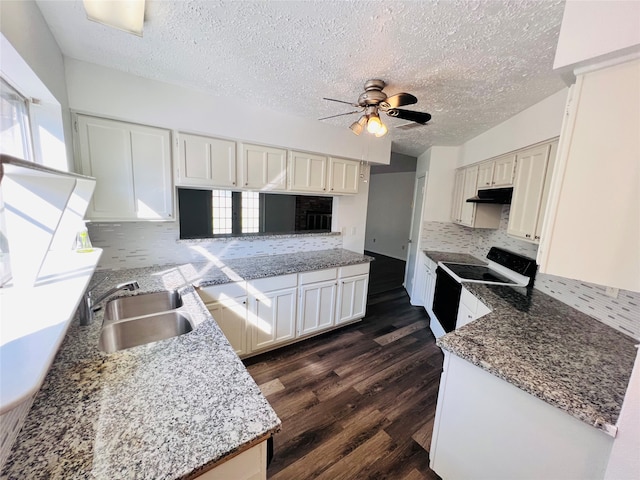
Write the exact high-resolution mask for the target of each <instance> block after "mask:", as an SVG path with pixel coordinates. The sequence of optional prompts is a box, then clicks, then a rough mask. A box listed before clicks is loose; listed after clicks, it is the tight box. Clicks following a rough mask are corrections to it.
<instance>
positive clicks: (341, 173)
mask: <svg viewBox="0 0 640 480" xmlns="http://www.w3.org/2000/svg"><path fill="white" fill-rule="evenodd" d="M359 179H360V164H359V163H358V162H354V161H353V160H346V159H344V158H333V157H331V158H329V190H330V191H331V193H358V181H359Z"/></svg>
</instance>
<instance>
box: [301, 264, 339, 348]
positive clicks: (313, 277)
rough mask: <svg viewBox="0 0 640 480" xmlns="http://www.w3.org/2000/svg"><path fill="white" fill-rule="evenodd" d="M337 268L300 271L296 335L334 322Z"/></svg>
mask: <svg viewBox="0 0 640 480" xmlns="http://www.w3.org/2000/svg"><path fill="white" fill-rule="evenodd" d="M337 274H338V272H337V270H336V269H335V268H330V269H327V270H318V271H316V272H307V273H301V274H300V275H299V277H300V288H299V294H300V303H299V313H298V336H304V335H310V334H312V333H316V332H319V331H322V330H326V329H328V328H331V327H332V326H333V325H334V324H335V310H336V292H337V288H338V282H337V280H336V277H337Z"/></svg>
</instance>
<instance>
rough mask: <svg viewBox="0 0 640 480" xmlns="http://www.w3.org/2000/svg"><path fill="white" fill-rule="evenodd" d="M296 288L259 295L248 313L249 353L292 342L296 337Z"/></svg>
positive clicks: (254, 299)
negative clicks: (249, 329) (249, 330)
mask: <svg viewBox="0 0 640 480" xmlns="http://www.w3.org/2000/svg"><path fill="white" fill-rule="evenodd" d="M297 291H298V290H297V289H296V288H288V289H285V290H278V291H275V292H268V293H260V294H258V295H256V296H255V297H254V298H253V302H252V306H251V307H252V310H251V312H250V313H249V322H248V323H249V325H250V327H251V330H252V332H251V351H256V350H260V349H263V348H267V347H271V346H274V345H277V344H279V343H283V342H287V341H289V340H293V339H294V338H295V336H296V294H297Z"/></svg>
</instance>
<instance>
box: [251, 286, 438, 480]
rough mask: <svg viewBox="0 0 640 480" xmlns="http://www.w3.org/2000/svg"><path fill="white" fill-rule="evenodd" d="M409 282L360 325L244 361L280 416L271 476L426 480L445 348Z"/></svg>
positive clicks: (380, 298) (372, 301)
mask: <svg viewBox="0 0 640 480" xmlns="http://www.w3.org/2000/svg"><path fill="white" fill-rule="evenodd" d="M427 320H428V317H427V315H426V313H425V311H424V309H422V308H421V307H413V306H411V305H410V304H409V299H408V296H407V294H406V292H405V291H404V289H403V288H397V289H395V290H392V291H389V292H386V293H382V294H377V295H370V297H369V304H368V307H367V316H366V317H365V318H364V319H363V320H362V322H359V323H357V324H353V325H350V326H347V327H344V328H342V329H340V330H337V331H334V332H329V333H327V334H324V335H321V336H319V337H315V338H311V339H309V340H306V341H304V342H301V343H297V344H294V345H291V346H289V347H285V348H284V349H280V350H277V351H274V352H269V353H266V354H263V355H261V356H258V357H253V358H250V359H247V360H245V364H246V365H247V369H248V370H249V373H250V374H251V375H252V376H253V378H254V379H255V380H256V382H257V383H258V385H259V386H260V388H261V390H262V391H263V393H264V394H265V396H266V397H267V399H268V400H269V402H270V403H271V405H272V406H273V408H274V410H275V411H276V412H277V414H278V416H279V417H280V419H281V420H282V431H281V432H279V433H277V434H276V435H275V436H274V458H273V461H272V463H271V465H270V467H269V470H268V475H269V479H271V480H281V479H285V480H305V479H330V480H338V479H344V480H356V479H357V480H360V479H376V480H381V479H389V480H426V479H438V478H439V477H438V476H437V475H436V474H435V473H434V472H433V471H431V470H430V469H429V453H428V449H429V447H430V443H431V431H432V429H433V419H434V415H435V405H436V399H437V395H438V383H439V380H440V373H441V371H442V352H441V351H440V349H439V348H438V347H437V346H436V345H435V340H434V338H433V336H432V334H431V332H430V331H429V329H428V327H427Z"/></svg>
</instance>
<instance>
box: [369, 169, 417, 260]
mask: <svg viewBox="0 0 640 480" xmlns="http://www.w3.org/2000/svg"><path fill="white" fill-rule="evenodd" d="M415 181H416V174H415V173H414V172H402V173H385V174H378V175H371V180H370V181H369V208H368V210H367V232H366V237H365V244H364V248H365V250H369V251H371V252H374V253H380V254H382V255H387V256H389V257H393V258H397V259H399V260H406V259H407V240H408V239H409V233H410V230H411V203H412V202H413V188H414V184H415Z"/></svg>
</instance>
